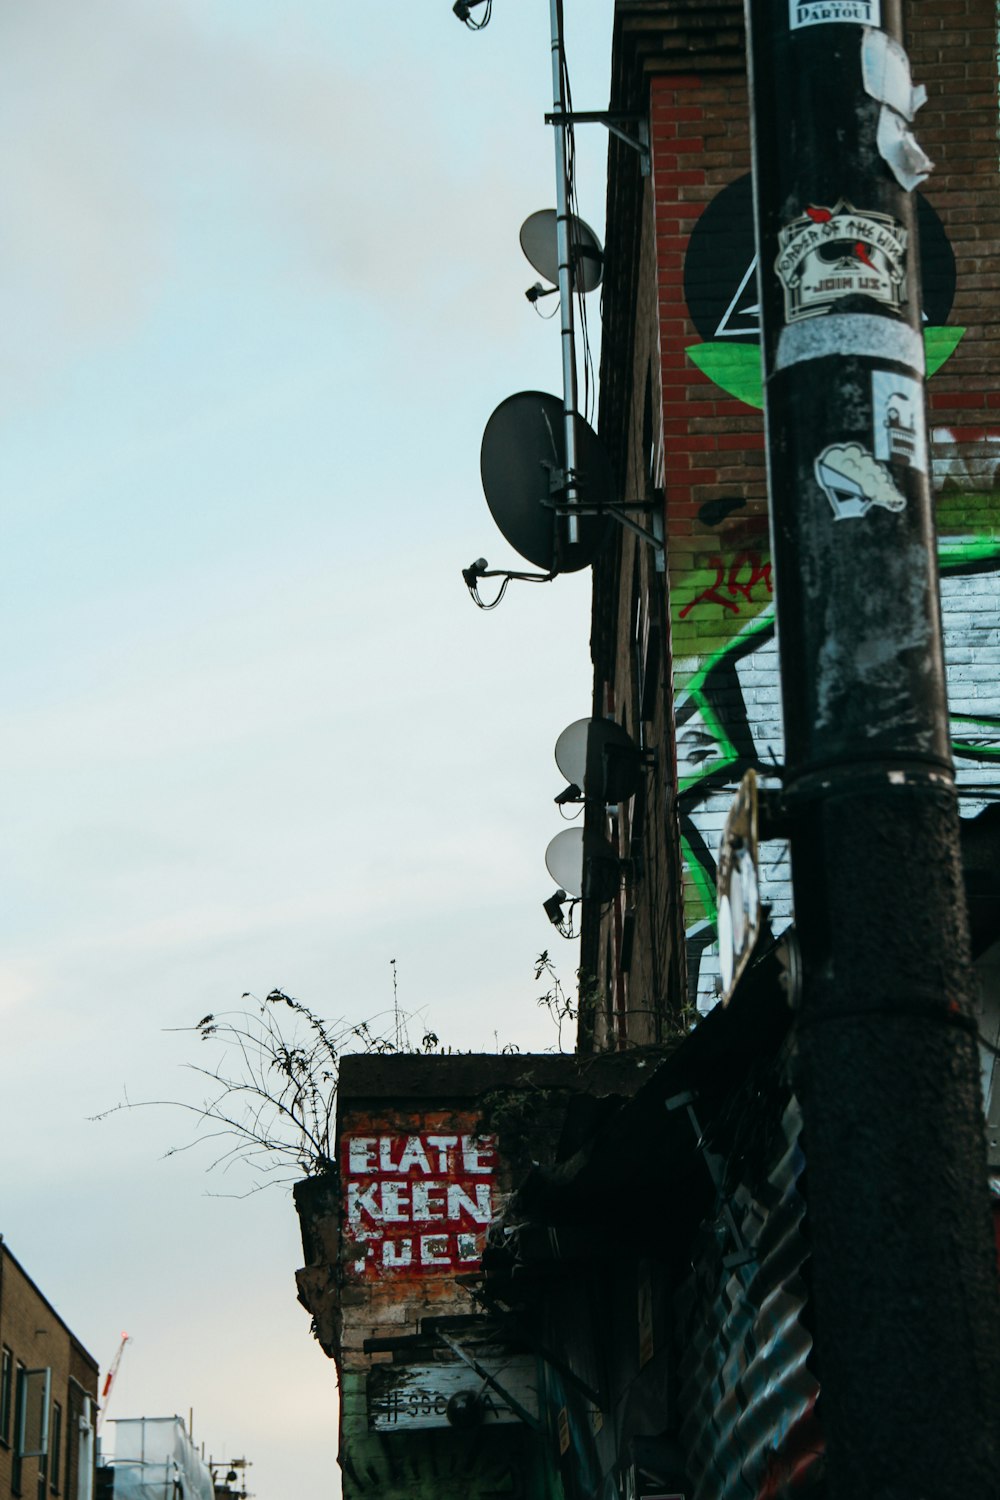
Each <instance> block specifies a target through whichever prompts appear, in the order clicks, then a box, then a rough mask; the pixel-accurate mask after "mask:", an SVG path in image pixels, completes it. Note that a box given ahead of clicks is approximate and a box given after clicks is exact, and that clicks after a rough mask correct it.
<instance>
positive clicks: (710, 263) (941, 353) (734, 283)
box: [684, 0, 965, 410]
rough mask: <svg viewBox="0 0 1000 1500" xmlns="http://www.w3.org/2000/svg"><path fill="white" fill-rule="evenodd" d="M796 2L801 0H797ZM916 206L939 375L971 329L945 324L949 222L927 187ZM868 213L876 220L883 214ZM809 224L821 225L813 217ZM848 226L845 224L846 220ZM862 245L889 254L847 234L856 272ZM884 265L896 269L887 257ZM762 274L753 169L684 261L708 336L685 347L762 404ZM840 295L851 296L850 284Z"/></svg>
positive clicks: (720, 382) (951, 275) (715, 204)
mask: <svg viewBox="0 0 1000 1500" xmlns="http://www.w3.org/2000/svg"><path fill="white" fill-rule="evenodd" d="M791 3H792V4H793V5H794V0H791ZM823 8H825V9H829V7H823ZM916 206H917V238H918V239H919V242H920V265H921V287H922V301H923V308H924V318H925V323H924V350H925V354H926V359H927V373H928V375H933V374H934V373H935V372H936V371H937V370H939V369H940V368H941V366H942V365H943V364H945V362H946V361H947V360H948V359H950V358H951V356H952V355H953V354H954V352H955V350H956V349H957V348H958V345H959V343H960V342H961V340H962V337H963V335H964V334H965V329H964V328H960V327H955V326H951V327H949V326H945V325H946V324H947V320H948V318H949V316H950V314H951V309H952V304H953V303H954V300H955V286H956V277H955V255H954V252H953V250H952V248H951V245H950V243H949V241H948V236H947V234H946V233H945V230H944V225H943V224H942V222H941V219H940V217H939V215H938V214H937V212H936V211H935V209H933V208H932V207H931V205H930V203H929V202H928V200H927V199H926V198H925V197H924V196H923V194H922V193H917V194H916ZM839 208H840V205H839V204H838V205H837V208H836V209H823V208H822V207H818V208H816V207H814V209H813V212H814V213H819V214H821V215H822V214H823V213H829V214H831V216H832V215H833V214H834V213H836V212H837V211H838V210H839ZM864 217H865V218H866V219H872V220H874V219H875V218H876V217H877V216H875V215H871V214H866V215H864ZM810 224H812V225H813V227H815V225H814V221H812V220H811V219H810ZM842 227H843V228H845V229H846V224H844V225H843V226H842ZM859 244H860V246H861V249H862V250H863V252H864V254H866V255H868V258H869V259H870V260H871V261H872V262H873V263H875V264H877V263H878V259H879V254H880V253H882V252H879V251H878V248H877V247H876V253H874V254H873V253H872V251H871V249H870V246H871V244H872V239H871V236H870V235H867V236H866V234H865V233H862V232H859V233H858V234H856V235H854V236H853V238H851V237H846V238H843V239H841V240H840V242H839V243H838V244H837V247H836V248H837V250H838V252H842V254H841V258H846V260H847V262H848V266H849V270H850V274H851V275H854V274H858V275H864V274H866V272H867V269H868V268H866V266H865V263H864V258H863V256H861V255H858V254H857V253H856V247H857V246H858V245H859ZM824 253H829V251H828V250H827V251H825V252H824ZM882 272H883V273H885V274H889V271H888V264H887V263H886V264H885V265H883V266H882ZM756 273H757V259H756V253H755V248H754V228H753V194H752V188H751V181H750V174H749V173H747V174H746V176H744V177H739V178H737V179H736V181H735V182H731V183H730V184H729V185H728V187H725V188H723V189H722V191H721V192H720V193H719V194H718V195H717V197H715V198H713V200H712V202H711V203H710V204H709V205H708V207H707V208H706V209H705V211H704V213H703V214H702V215H701V217H700V219H699V220H698V222H697V224H696V225H695V226H694V229H693V230H692V232H691V238H690V240H689V242H688V250H687V254H686V255H685V260H684V297H685V300H686V302H687V305H688V310H689V312H690V314H691V320H692V322H693V323H694V326H695V328H696V330H697V333H698V337H699V338H700V339H701V340H702V342H701V343H699V344H693V345H690V346H689V347H688V349H687V351H686V352H687V356H688V358H689V359H690V360H691V362H692V364H694V365H696V366H697V368H698V369H699V370H701V372H702V374H704V375H706V376H707V377H708V379H709V380H711V381H712V382H713V384H714V385H716V386H718V387H719V388H720V389H721V390H722V391H724V392H726V394H727V395H730V396H734V397H735V398H736V399H737V400H738V401H742V402H743V403H744V404H745V405H747V406H752V407H756V408H757V409H758V410H760V409H761V408H762V407H763V405H764V391H763V386H762V383H761V371H760V347H759V345H760V307H759V305H758V302H757V274H756ZM890 279H891V277H890ZM837 295H846V291H842V292H840V293H838V294H837Z"/></svg>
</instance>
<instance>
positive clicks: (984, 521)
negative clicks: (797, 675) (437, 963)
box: [674, 427, 1000, 1010]
mask: <svg viewBox="0 0 1000 1500" xmlns="http://www.w3.org/2000/svg"><path fill="white" fill-rule="evenodd" d="M931 469H932V474H933V482H934V488H935V491H936V507H937V519H938V557H939V564H940V570H941V575H942V578H941V596H942V611H943V621H944V640H945V655H946V659H947V663H948V693H949V700H950V704H951V742H952V753H953V755H954V757H955V761H956V768H957V769H956V774H957V779H958V786H959V791H960V794H961V798H962V812H963V815H965V816H973V815H974V814H975V813H976V812H978V811H980V810H981V808H982V807H983V806H985V802H986V798H987V797H988V796H990V795H995V793H996V792H997V791H1000V690H998V688H997V686H996V681H997V678H998V676H1000V619H998V618H997V597H996V595H997V584H998V579H997V576H996V575H997V573H998V572H1000V429H988V428H943V427H939V428H935V429H934V430H933V431H932V434H931ZM725 519H726V518H725V517H722V518H721V519H720V524H722V523H724V521H725ZM702 555H703V554H702ZM751 555H752V557H753V563H752V566H751V565H750V564H748V563H747V562H743V563H742V564H741V567H740V568H739V569H738V570H737V572H736V575H735V579H734V583H735V582H736V581H742V582H744V583H749V582H750V580H751V578H752V579H753V586H752V588H751V589H750V591H749V598H748V601H747V603H748V605H749V607H747V606H746V605H744V602H743V601H744V595H743V593H742V590H740V589H739V588H736V589H735V592H731V591H730V589H729V575H730V571H731V570H732V568H733V567H734V566H735V564H736V561H737V558H738V557H741V556H742V557H744V558H746V557H749V556H751ZM709 562H710V566H711V569H712V571H711V573H710V574H703V575H702V576H703V577H705V578H706V582H705V584H704V585H701V584H700V582H699V587H698V588H697V592H696V594H695V596H694V598H693V599H691V600H690V602H689V603H688V604H686V605H684V606H682V607H678V606H677V604H676V603H675V606H674V608H675V627H676V634H677V639H678V643H679V645H680V647H681V648H682V649H684V650H686V651H687V653H688V654H687V655H686V656H685V657H684V658H683V660H680V661H679V662H678V672H677V684H678V698H677V705H676V721H675V722H676V735H677V763H678V777H679V782H678V785H679V791H680V799H679V800H680V813H681V844H682V853H683V858H684V865H685V870H684V908H685V925H686V929H687V949H688V972H689V983H690V986H691V992H692V997H693V998H694V997H696V998H697V1003H698V1005H699V1006H700V1008H701V1009H702V1010H705V1009H710V1008H711V1006H712V1005H713V1004H714V1003H715V999H716V981H717V979H718V978H719V967H718V958H717V956H716V953H715V951H714V949H715V944H716V925H715V924H716V892H715V880H716V850H717V848H718V841H719V836H720V834H721V831H722V827H723V824H724V822H725V818H726V814H727V812H728V810H729V807H730V805H731V802H732V798H733V794H734V790H735V787H736V785H737V784H738V783H739V780H740V778H741V777H742V776H743V774H744V772H745V771H747V770H749V769H751V768H752V769H753V770H755V771H756V772H757V773H758V775H760V776H761V777H762V779H763V781H764V784H765V785H767V784H768V778H770V784H771V785H776V784H777V782H776V779H775V771H776V768H777V766H779V765H780V763H781V760H782V758H783V737H782V728H781V714H780V704H779V681H778V661H777V649H776V646H775V640H774V618H773V603H772V600H771V564H770V556H769V554H768V553H767V552H766V551H764V550H759V551H755V552H754V553H753V554H750V553H735V552H734V553H732V554H727V553H725V552H722V551H720V552H718V553H712V554H709ZM724 562H725V563H726V566H722V565H723V563H724ZM979 575H984V576H982V579H981V583H979V584H978V585H977V583H976V579H977V577H978V576H979ZM695 576H696V577H697V573H696V575H695ZM708 579H711V581H708ZM682 582H686V580H684V579H682ZM734 601H736V602H737V604H738V605H739V607H740V608H741V609H744V611H745V613H744V615H743V616H736V615H734V613H733V611H732V604H733V602H734ZM696 607H697V615H698V616H707V615H711V616H713V617H715V620H716V622H717V634H716V635H714V636H712V635H708V634H705V633H704V632H701V633H694V632H692V631H691V630H690V629H689V628H688V627H690V626H691V625H692V624H693V623H694V620H693V615H694V612H695V609H696ZM751 608H752V610H753V611H754V615H753V617H752V618H747V616H748V615H749V613H750V609H751ZM682 620H683V625H682V624H681V621H682ZM760 856H761V894H762V897H763V899H764V900H765V901H766V902H768V903H769V905H770V908H771V912H770V920H771V926H772V930H773V931H774V932H775V934H777V933H779V932H780V931H781V930H782V929H783V927H784V926H785V925H787V923H788V922H789V921H790V920H791V885H790V867H789V862H788V851H787V846H786V845H785V844H783V843H780V842H778V841H775V842H770V843H767V844H763V845H761V848H760Z"/></svg>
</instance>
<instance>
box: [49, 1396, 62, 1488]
mask: <svg viewBox="0 0 1000 1500" xmlns="http://www.w3.org/2000/svg"><path fill="white" fill-rule="evenodd" d="M61 1453H62V1407H61V1406H60V1405H59V1402H58V1401H53V1403H52V1428H51V1431H50V1433H49V1482H50V1484H51V1487H52V1492H53V1494H58V1493H59V1482H60V1479H61V1478H62V1475H61V1474H60V1472H59V1465H60V1458H61Z"/></svg>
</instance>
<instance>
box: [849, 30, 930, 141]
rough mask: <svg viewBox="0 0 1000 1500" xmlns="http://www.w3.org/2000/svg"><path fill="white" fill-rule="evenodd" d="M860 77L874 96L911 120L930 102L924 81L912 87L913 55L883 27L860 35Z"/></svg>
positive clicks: (866, 88) (880, 102)
mask: <svg viewBox="0 0 1000 1500" xmlns="http://www.w3.org/2000/svg"><path fill="white" fill-rule="evenodd" d="M861 81H862V83H863V84H864V87H865V92H866V93H867V94H869V95H870V96H871V98H872V99H877V100H878V102H879V104H888V105H890V106H891V107H892V108H893V109H894V110H895V111H896V113H897V114H899V115H903V116H904V117H905V118H906V119H907V120H911V121H912V119H913V116H914V115H915V114H916V112H917V110H918V109H920V108H922V106H923V105H925V104H926V103H927V90H926V89H925V88H924V86H923V84H919V85H918V86H917V88H914V87H913V80H912V78H911V77H910V59H909V58H908V57H907V55H906V53H905V52H904V50H903V48H902V47H901V46H900V45H899V43H898V42H896V41H893V39H892V37H891V36H886V34H885V32H884V31H872V30H870V29H868V28H867V27H866V29H865V33H864V36H863V37H862V39H861Z"/></svg>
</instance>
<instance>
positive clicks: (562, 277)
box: [549, 0, 580, 546]
mask: <svg viewBox="0 0 1000 1500" xmlns="http://www.w3.org/2000/svg"><path fill="white" fill-rule="evenodd" d="M549 16H550V22H551V30H552V109H553V112H554V115H555V119H554V120H553V130H554V131H555V146H556V252H557V255H558V260H559V316H560V321H561V330H562V373H563V430H564V433H565V442H566V474H565V490H564V500H565V503H566V504H567V505H576V504H578V503H579V496H578V494H577V486H576V478H577V475H576V337H575V333H574V329H573V264H572V251H571V248H570V228H569V172H568V170H567V166H566V147H567V137H568V133H569V130H570V125H569V123H568V121H567V118H566V85H565V72H564V68H563V38H562V0H549ZM579 525H580V523H579V520H578V519H577V517H576V516H575V515H569V516H567V518H566V526H567V540H568V542H569V543H570V545H571V546H573V545H575V544H576V543H577V542H578V541H579V539H580V536H579Z"/></svg>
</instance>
